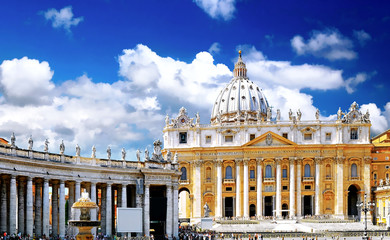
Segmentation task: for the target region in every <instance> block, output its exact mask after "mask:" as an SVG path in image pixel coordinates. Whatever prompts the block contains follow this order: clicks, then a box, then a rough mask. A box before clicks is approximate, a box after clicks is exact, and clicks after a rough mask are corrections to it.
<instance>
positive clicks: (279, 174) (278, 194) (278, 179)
mask: <svg viewBox="0 0 390 240" xmlns="http://www.w3.org/2000/svg"><path fill="white" fill-rule="evenodd" d="M281 160H282V158H275V164H276V206H275V210H276V218H281V217H282V215H281V214H280V210H281V205H282V172H281V167H280V162H281Z"/></svg>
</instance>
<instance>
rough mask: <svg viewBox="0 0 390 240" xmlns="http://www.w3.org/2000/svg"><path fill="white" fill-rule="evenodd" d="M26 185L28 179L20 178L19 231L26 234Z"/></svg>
mask: <svg viewBox="0 0 390 240" xmlns="http://www.w3.org/2000/svg"><path fill="white" fill-rule="evenodd" d="M25 186H26V180H25V179H23V178H19V184H18V231H19V232H20V233H21V234H22V235H24V234H25V232H26V231H25V225H24V220H25V215H24V210H25V209H24V205H25V197H24V194H25V192H26V191H25Z"/></svg>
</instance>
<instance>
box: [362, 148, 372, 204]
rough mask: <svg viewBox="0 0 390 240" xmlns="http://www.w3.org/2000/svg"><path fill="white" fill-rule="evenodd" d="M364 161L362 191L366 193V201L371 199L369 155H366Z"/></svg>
mask: <svg viewBox="0 0 390 240" xmlns="http://www.w3.org/2000/svg"><path fill="white" fill-rule="evenodd" d="M363 160H364V161H363V162H364V173H363V174H364V176H363V182H364V193H366V194H367V199H368V201H371V187H370V172H371V171H370V169H371V156H366V157H364V159H363Z"/></svg>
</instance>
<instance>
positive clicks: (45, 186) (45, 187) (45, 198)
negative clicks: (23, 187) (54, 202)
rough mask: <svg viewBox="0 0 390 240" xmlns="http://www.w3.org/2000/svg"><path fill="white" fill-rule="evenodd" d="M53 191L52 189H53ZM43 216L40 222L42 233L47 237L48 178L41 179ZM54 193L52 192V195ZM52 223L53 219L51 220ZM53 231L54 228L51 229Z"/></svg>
mask: <svg viewBox="0 0 390 240" xmlns="http://www.w3.org/2000/svg"><path fill="white" fill-rule="evenodd" d="M53 192H54V189H53ZM42 195H43V217H42V224H43V229H42V231H43V234H44V235H45V236H47V237H49V235H50V231H49V229H50V201H49V179H47V178H45V179H44V180H43V194H42ZM53 196H54V195H53V194H52V197H53ZM53 223H54V221H53ZM53 229H54V224H53ZM53 231H54V230H53Z"/></svg>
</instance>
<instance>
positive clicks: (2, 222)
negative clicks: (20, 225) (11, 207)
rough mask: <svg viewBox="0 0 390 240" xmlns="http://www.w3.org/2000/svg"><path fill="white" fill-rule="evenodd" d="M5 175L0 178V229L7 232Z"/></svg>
mask: <svg viewBox="0 0 390 240" xmlns="http://www.w3.org/2000/svg"><path fill="white" fill-rule="evenodd" d="M6 181H7V177H6V176H5V175H3V176H2V178H1V196H0V198H1V199H0V201H1V203H0V204H1V206H0V207H1V219H0V231H1V232H7V231H8V229H7V182H6Z"/></svg>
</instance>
